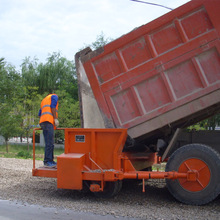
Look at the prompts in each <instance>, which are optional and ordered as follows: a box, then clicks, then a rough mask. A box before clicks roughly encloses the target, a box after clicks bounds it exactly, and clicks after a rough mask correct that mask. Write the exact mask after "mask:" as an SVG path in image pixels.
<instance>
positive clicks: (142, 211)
mask: <svg viewBox="0 0 220 220" xmlns="http://www.w3.org/2000/svg"><path fill="white" fill-rule="evenodd" d="M32 163H33V162H32V160H22V159H14V158H12V159H8V158H0V199H4V200H10V201H19V202H22V203H23V204H36V205H43V206H45V207H54V208H62V209H65V210H75V211H80V212H90V213H91V212H92V213H94V214H99V215H107V214H110V215H113V216H115V217H116V218H117V217H119V216H120V217H123V216H125V217H129V218H136V219H175V220H176V219H181V220H182V219H187V220H188V219H213V220H214V219H216V220H217V219H218V220H219V219H220V197H218V198H217V199H216V200H215V201H213V202H211V203H210V204H208V205H205V206H189V205H184V204H182V203H179V202H177V201H176V200H175V199H174V198H173V197H172V196H171V194H170V193H169V192H168V190H167V188H166V185H165V181H164V180H149V181H148V182H147V185H146V192H145V193H143V192H142V185H141V183H139V182H137V181H127V182H124V183H123V188H122V190H121V191H120V192H119V194H118V195H117V196H116V197H114V198H111V199H100V198H96V197H94V195H93V194H92V193H90V192H84V191H74V190H64V189H57V184H56V179H51V178H40V177H33V176H32ZM42 164H43V163H42V161H36V167H40V166H42Z"/></svg>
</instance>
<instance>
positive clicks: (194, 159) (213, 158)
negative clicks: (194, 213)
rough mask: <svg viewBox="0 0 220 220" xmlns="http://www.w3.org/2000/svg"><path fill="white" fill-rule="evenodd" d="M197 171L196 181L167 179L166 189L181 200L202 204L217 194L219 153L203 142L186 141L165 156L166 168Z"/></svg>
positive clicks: (168, 169)
mask: <svg viewBox="0 0 220 220" xmlns="http://www.w3.org/2000/svg"><path fill="white" fill-rule="evenodd" d="M189 169H193V170H196V171H197V181H195V182H192V181H191V182H190V181H187V180H185V179H176V180H169V179H167V180H166V183H167V187H168V190H169V191H170V193H171V194H172V195H173V196H174V197H175V198H176V199H177V200H179V201H180V202H183V203H185V204H190V205H204V204H207V203H209V202H211V201H212V200H214V199H215V198H216V197H217V196H218V195H219V194H220V155H219V153H218V152H216V151H215V150H213V149H212V148H211V147H209V146H206V145H203V144H189V145H185V146H183V147H181V148H179V149H178V150H176V151H175V152H174V153H173V154H172V155H171V157H170V159H169V160H168V163H167V165H166V171H167V172H168V171H178V172H181V173H184V172H187V171H188V170H189Z"/></svg>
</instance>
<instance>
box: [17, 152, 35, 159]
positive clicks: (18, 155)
mask: <svg viewBox="0 0 220 220" xmlns="http://www.w3.org/2000/svg"><path fill="white" fill-rule="evenodd" d="M16 157H22V158H25V159H28V158H31V157H32V156H31V154H30V153H29V152H24V151H19V152H18V153H17V155H16Z"/></svg>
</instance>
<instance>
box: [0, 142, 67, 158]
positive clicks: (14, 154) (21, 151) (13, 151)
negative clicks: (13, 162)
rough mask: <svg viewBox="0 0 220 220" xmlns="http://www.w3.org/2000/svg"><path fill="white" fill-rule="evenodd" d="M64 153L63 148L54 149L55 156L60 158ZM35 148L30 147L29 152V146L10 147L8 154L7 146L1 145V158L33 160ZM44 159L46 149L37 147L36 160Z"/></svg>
mask: <svg viewBox="0 0 220 220" xmlns="http://www.w3.org/2000/svg"><path fill="white" fill-rule="evenodd" d="M63 152H64V149H62V148H55V149H54V156H55V157H56V156H58V155H60V154H62V153H63ZM32 154H33V148H32V146H29V151H28V149H27V145H9V152H8V153H7V152H6V146H5V145H0V157H5V158H20V159H28V158H33V156H32ZM43 157H44V147H35V158H36V160H42V158H43Z"/></svg>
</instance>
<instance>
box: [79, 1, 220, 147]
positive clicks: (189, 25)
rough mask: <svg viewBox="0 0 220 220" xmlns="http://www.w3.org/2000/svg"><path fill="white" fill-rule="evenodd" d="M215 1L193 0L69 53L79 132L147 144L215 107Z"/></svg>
mask: <svg viewBox="0 0 220 220" xmlns="http://www.w3.org/2000/svg"><path fill="white" fill-rule="evenodd" d="M219 11H220V1H209V0H192V1H190V2H188V3H186V4H185V5H183V6H181V7H179V8H177V9H175V10H173V11H171V12H169V13H167V14H165V15H163V16H162V17H159V18H158V19H156V20H154V21H152V22H150V23H148V24H146V25H143V26H141V27H139V28H136V29H134V30H133V31H131V32H130V33H128V34H125V35H123V36H122V37H120V38H118V39H116V40H114V41H113V42H111V43H109V44H107V45H105V46H104V47H102V48H100V49H98V50H96V51H91V50H90V49H89V48H87V49H85V50H83V51H81V52H79V53H77V54H76V66H77V72H78V81H79V94H80V101H81V114H82V115H81V117H82V126H83V127H106V128H127V129H128V134H129V135H130V136H131V137H132V138H135V139H138V140H144V142H145V143H147V144H151V142H152V140H151V139H152V138H153V137H155V138H158V137H166V136H168V135H169V134H171V133H172V131H173V130H175V129H176V128H178V127H181V128H183V127H187V126H189V125H191V124H193V123H195V122H198V121H201V120H202V119H205V118H207V117H210V116H211V115H214V114H216V113H217V112H219V109H220V22H219V21H220V13H219Z"/></svg>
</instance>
